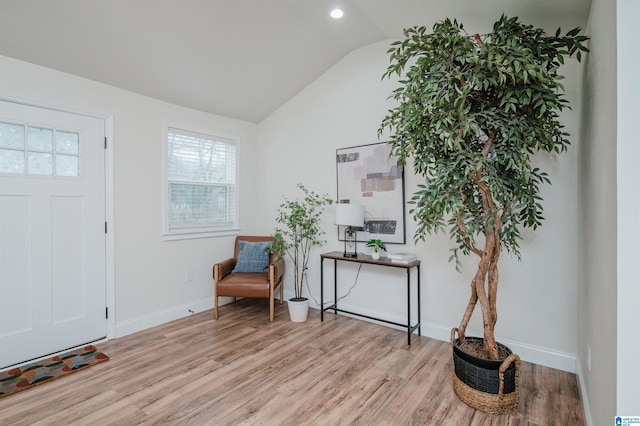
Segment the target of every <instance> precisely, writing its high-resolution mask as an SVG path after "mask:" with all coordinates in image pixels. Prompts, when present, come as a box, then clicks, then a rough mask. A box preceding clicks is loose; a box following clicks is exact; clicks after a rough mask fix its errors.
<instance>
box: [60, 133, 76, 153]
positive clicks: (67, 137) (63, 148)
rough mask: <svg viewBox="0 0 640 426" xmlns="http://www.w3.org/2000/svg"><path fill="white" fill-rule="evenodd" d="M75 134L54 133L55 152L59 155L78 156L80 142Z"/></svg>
mask: <svg viewBox="0 0 640 426" xmlns="http://www.w3.org/2000/svg"><path fill="white" fill-rule="evenodd" d="M79 139H80V138H79V135H78V134H77V133H72V132H63V131H57V132H56V152H57V153H59V154H75V155H78V154H80V140H79Z"/></svg>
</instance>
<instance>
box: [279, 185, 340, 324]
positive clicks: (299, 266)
mask: <svg viewBox="0 0 640 426" xmlns="http://www.w3.org/2000/svg"><path fill="white" fill-rule="evenodd" d="M298 188H299V189H300V190H302V192H303V193H304V197H303V198H302V199H300V198H299V199H296V200H289V199H287V198H285V200H284V201H283V202H282V204H280V206H279V208H278V215H277V217H276V222H277V223H278V225H277V226H276V228H275V232H274V234H273V236H274V237H275V239H276V242H275V243H274V244H273V245H272V246H271V252H276V251H278V252H280V254H281V255H282V256H286V257H288V258H289V259H290V260H291V261H292V262H293V280H294V289H295V296H294V297H292V298H291V299H289V303H288V306H289V316H290V318H291V321H293V322H303V321H305V320H306V319H307V312H308V309H309V300H308V299H307V298H306V297H304V296H303V295H302V285H303V283H304V280H305V277H306V270H307V267H308V264H309V259H310V253H311V248H312V247H313V246H321V245H323V244H324V243H325V242H326V241H325V240H324V238H323V237H324V231H323V230H322V228H321V227H320V220H321V219H322V213H323V212H324V209H325V207H326V206H328V205H330V204H332V203H333V199H331V198H330V197H329V195H328V194H323V195H320V194H317V193H316V192H314V191H311V190H309V189H307V188H306V187H305V186H304V185H303V184H301V183H299V184H298Z"/></svg>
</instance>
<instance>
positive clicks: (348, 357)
mask: <svg viewBox="0 0 640 426" xmlns="http://www.w3.org/2000/svg"><path fill="white" fill-rule="evenodd" d="M319 316H320V315H319V313H318V311H315V310H311V311H310V313H309V319H308V320H307V322H305V323H292V322H290V321H289V319H288V313H287V310H286V305H283V306H278V307H277V308H276V318H275V321H273V322H269V321H268V305H267V303H266V301H264V300H250V299H246V300H241V301H239V302H237V303H232V304H229V305H225V306H223V307H221V309H220V319H219V320H218V321H216V320H214V319H213V313H212V312H211V311H208V312H203V313H200V314H196V315H192V316H190V317H188V318H183V319H180V320H178V321H174V322H171V323H168V324H163V325H162V326H159V327H155V328H153V329H150V330H145V331H143V332H140V333H136V334H132V335H130V336H126V337H123V338H120V339H115V340H112V341H109V342H106V343H103V344H101V345H99V349H100V350H101V351H103V352H105V353H106V354H108V355H109V356H110V358H111V359H110V360H109V361H108V362H105V363H101V364H98V365H95V366H93V367H90V368H88V369H86V370H83V371H79V372H76V373H74V374H71V375H68V376H66V377H64V378H61V379H58V380H54V381H52V382H50V383H46V384H43V385H41V386H37V387H35V388H33V389H30V390H27V391H24V392H19V393H17V394H14V395H10V396H8V397H5V398H1V399H0V425H11V426H14V425H52V424H60V425H87V424H92V425H110V424H113V425H125V426H126V425H256V424H260V425H296V426H297V425H342V424H350V425H462V426H464V425H473V426H479V425H500V426H503V425H513V426H521V425H522V426H524V425H528V426H542V425H569V424H571V425H583V424H584V418H583V408H582V403H581V401H580V395H579V391H578V384H577V379H576V376H575V375H573V374H569V373H565V372H562V371H558V370H553V369H550V368H546V367H542V366H538V365H533V364H529V363H526V362H525V363H523V364H522V369H521V392H520V404H519V405H518V408H517V409H516V410H515V411H513V412H512V413H509V414H505V415H502V416H495V415H491V414H486V413H482V412H478V411H476V410H474V409H472V408H470V407H468V406H467V405H466V404H464V403H462V402H461V401H459V400H458V399H457V397H456V396H455V394H454V392H453V384H452V374H453V367H452V364H453V363H452V360H451V347H450V345H449V343H448V342H441V341H437V340H433V339H429V338H425V337H419V336H415V335H414V337H413V339H412V344H411V346H408V345H407V344H406V333H405V332H402V331H399V330H394V329H392V328H389V327H384V326H380V325H377V324H372V323H369V322H364V321H360V320H357V319H353V318H348V317H346V316H342V315H337V316H336V315H334V314H328V313H327V314H325V321H324V322H321V321H320V318H319Z"/></svg>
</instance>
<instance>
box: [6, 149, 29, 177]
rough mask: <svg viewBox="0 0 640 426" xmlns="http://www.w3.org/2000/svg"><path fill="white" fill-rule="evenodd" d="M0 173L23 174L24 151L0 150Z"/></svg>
mask: <svg viewBox="0 0 640 426" xmlns="http://www.w3.org/2000/svg"><path fill="white" fill-rule="evenodd" d="M0 173H19V174H24V151H17V150H15V149H1V148H0Z"/></svg>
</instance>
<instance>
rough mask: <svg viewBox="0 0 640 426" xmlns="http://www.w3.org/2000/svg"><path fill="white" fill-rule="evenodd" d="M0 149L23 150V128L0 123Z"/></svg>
mask: <svg viewBox="0 0 640 426" xmlns="http://www.w3.org/2000/svg"><path fill="white" fill-rule="evenodd" d="M0 147H3V148H18V149H24V126H20V125H18V124H11V123H2V122H0Z"/></svg>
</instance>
